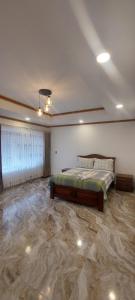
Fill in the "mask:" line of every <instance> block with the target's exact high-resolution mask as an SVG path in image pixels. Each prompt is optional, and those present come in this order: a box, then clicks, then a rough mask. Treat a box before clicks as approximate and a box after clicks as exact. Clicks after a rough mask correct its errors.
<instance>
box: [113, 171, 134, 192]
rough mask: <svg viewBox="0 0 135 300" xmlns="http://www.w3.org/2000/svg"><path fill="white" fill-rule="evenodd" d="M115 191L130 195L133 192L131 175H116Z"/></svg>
mask: <svg viewBox="0 0 135 300" xmlns="http://www.w3.org/2000/svg"><path fill="white" fill-rule="evenodd" d="M116 190H119V191H125V192H130V193H132V192H133V191H134V183H133V175H128V174H120V173H117V174H116Z"/></svg>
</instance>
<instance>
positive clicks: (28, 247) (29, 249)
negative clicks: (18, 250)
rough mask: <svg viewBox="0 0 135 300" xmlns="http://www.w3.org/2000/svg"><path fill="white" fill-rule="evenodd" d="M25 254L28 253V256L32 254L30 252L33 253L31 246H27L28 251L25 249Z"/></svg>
mask: <svg viewBox="0 0 135 300" xmlns="http://www.w3.org/2000/svg"><path fill="white" fill-rule="evenodd" d="M25 252H26V253H27V254H30V252H31V247H30V246H27V247H26V249H25Z"/></svg>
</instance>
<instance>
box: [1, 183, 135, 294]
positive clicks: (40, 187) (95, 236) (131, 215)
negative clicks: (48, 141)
mask: <svg viewBox="0 0 135 300" xmlns="http://www.w3.org/2000/svg"><path fill="white" fill-rule="evenodd" d="M0 209H1V210H0V300H133V299H135V194H130V193H124V192H116V191H114V190H112V191H111V192H110V194H109V201H108V202H107V203H106V206H105V212H104V213H101V212H98V211H97V210H96V209H94V208H89V207H85V206H80V205H77V204H73V203H68V202H65V201H62V200H58V199H56V200H51V199H50V198H49V189H48V181H47V180H46V179H38V180H34V181H33V182H31V183H26V184H23V185H20V186H18V187H15V188H12V189H8V190H6V191H5V192H3V193H2V194H1V195H0Z"/></svg>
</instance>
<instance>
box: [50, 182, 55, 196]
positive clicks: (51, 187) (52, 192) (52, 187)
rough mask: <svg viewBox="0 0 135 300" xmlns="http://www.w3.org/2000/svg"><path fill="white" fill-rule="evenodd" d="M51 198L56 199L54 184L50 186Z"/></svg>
mask: <svg viewBox="0 0 135 300" xmlns="http://www.w3.org/2000/svg"><path fill="white" fill-rule="evenodd" d="M50 198H51V199H54V183H51V184H50Z"/></svg>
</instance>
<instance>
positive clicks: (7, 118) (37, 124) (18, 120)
mask: <svg viewBox="0 0 135 300" xmlns="http://www.w3.org/2000/svg"><path fill="white" fill-rule="evenodd" d="M0 118H1V119H4V120H10V121H15V122H21V123H25V124H30V125H36V126H40V127H43V128H50V126H47V125H44V124H43V125H42V124H39V123H33V122H29V121H25V120H21V119H16V118H11V117H6V116H3V115H0Z"/></svg>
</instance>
